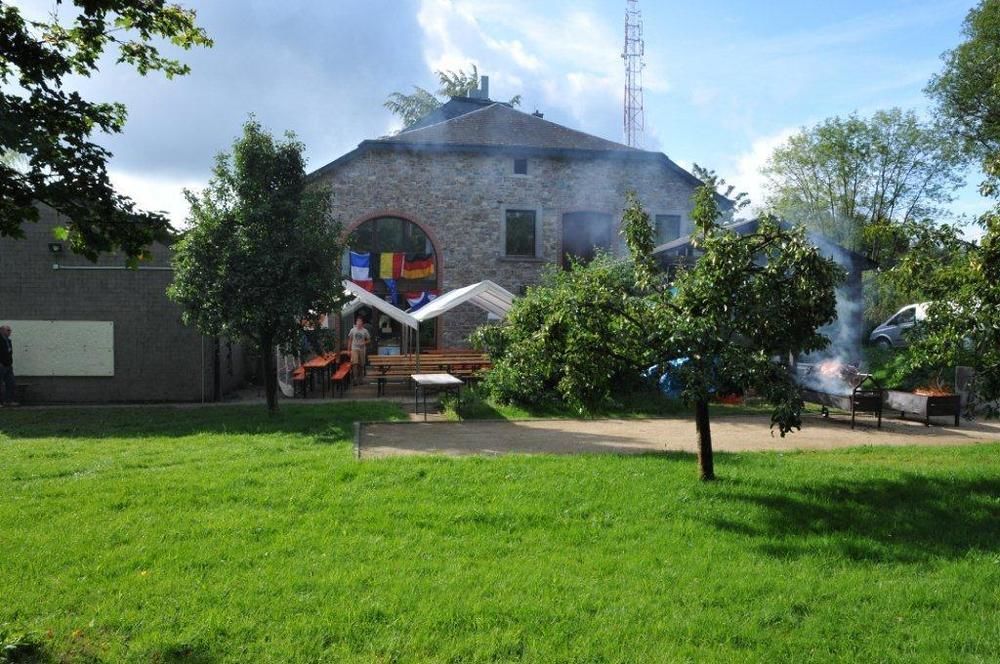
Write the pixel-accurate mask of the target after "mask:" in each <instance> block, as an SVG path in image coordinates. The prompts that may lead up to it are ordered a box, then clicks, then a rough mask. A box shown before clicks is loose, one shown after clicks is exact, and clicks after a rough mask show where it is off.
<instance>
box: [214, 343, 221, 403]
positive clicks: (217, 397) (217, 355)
mask: <svg viewBox="0 0 1000 664" xmlns="http://www.w3.org/2000/svg"><path fill="white" fill-rule="evenodd" d="M221 354H222V349H221V345H220V343H219V337H215V340H214V341H213V342H212V401H222V358H221Z"/></svg>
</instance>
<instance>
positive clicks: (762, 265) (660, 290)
mask: <svg viewBox="0 0 1000 664" xmlns="http://www.w3.org/2000/svg"><path fill="white" fill-rule="evenodd" d="M715 188H716V183H715V182H713V181H711V180H710V181H709V182H706V183H705V184H704V185H703V186H701V187H699V188H698V189H697V191H696V193H695V195H694V209H693V211H692V217H693V218H694V220H695V223H696V226H697V232H696V235H695V236H694V239H693V242H694V244H695V246H696V248H697V249H698V250H699V251H700V252H701V255H700V257H699V258H698V261H697V262H696V263H695V264H694V265H693V266H690V267H686V268H681V269H678V270H675V271H674V272H673V273H672V274H671V273H670V272H669V271H664V270H663V269H662V268H661V265H660V263H659V262H658V261H657V260H656V259H655V258H654V257H653V254H652V251H653V230H652V226H651V224H650V221H649V215H648V214H646V212H645V211H644V210H643V209H642V207H641V205H640V203H639V201H638V199H637V198H636V197H635V195H634V194H630V195H629V197H628V202H627V205H626V209H625V214H624V217H623V219H622V235H623V236H624V238H625V242H626V244H627V245H628V248H629V251H630V252H631V255H632V258H633V260H634V262H635V274H636V286H637V287H638V288H639V289H641V290H643V291H644V292H646V293H647V294H648V295H647V306H646V316H645V317H644V320H645V321H646V325H647V326H648V327H647V335H646V338H645V340H644V342H645V344H646V345H647V346H648V347H649V348H652V349H655V352H656V353H657V354H658V355H659V357H658V362H657V363H658V364H659V365H660V366H667V365H668V363H669V362H670V361H671V360H674V361H676V360H681V361H682V363H681V364H680V366H679V367H678V368H677V369H676V370H675V372H676V377H677V379H678V380H679V382H680V383H681V384H682V385H683V386H684V388H683V391H682V398H683V399H684V401H685V402H686V403H689V404H691V405H693V406H694V411H695V425H696V429H697V432H698V467H699V472H700V476H701V478H702V479H703V480H711V479H714V477H715V469H714V461H713V454H712V433H711V423H710V419H709V402H710V400H711V397H712V394H713V393H714V391H715V390H716V388H717V387H718V386H719V385H722V384H735V385H741V386H744V387H745V388H749V389H753V390H755V391H757V392H758V393H760V394H761V395H762V396H763V397H764V398H765V399H766V400H767V401H768V402H769V403H771V404H772V405H773V406H774V411H773V412H772V415H771V423H772V426H777V427H778V430H779V433H780V434H781V435H782V436H784V435H785V434H786V433H788V432H789V431H791V430H792V429H793V428H800V427H801V411H802V398H801V396H800V395H799V390H798V388H797V387H796V385H795V383H794V381H793V379H792V376H791V375H790V373H789V371H788V369H787V367H785V366H783V365H782V364H780V363H779V362H777V361H776V360H775V359H774V358H776V357H788V356H789V355H790V354H797V353H807V352H811V351H815V350H820V349H822V348H824V347H825V346H826V345H827V344H828V343H829V340H828V339H827V338H826V337H824V336H823V335H822V334H820V333H819V332H818V331H817V330H818V329H819V328H820V327H822V326H823V325H825V324H827V323H829V322H831V321H832V320H833V319H834V318H835V317H836V297H835V294H834V289H835V287H836V285H837V283H838V281H839V280H841V279H842V278H843V272H842V270H841V269H840V268H839V267H837V265H836V264H835V263H834V262H833V261H832V260H829V259H827V258H824V257H823V256H822V255H821V254H820V252H819V250H818V249H817V248H816V247H814V246H813V245H812V244H811V243H809V242H808V241H807V240H806V237H805V231H804V229H802V228H801V227H799V228H792V229H788V228H786V227H784V226H782V225H781V224H780V223H779V222H778V220H777V219H775V218H774V217H772V216H770V215H765V216H763V217H762V218H761V219H760V221H759V223H758V227H757V229H756V230H755V231H754V232H753V233H750V234H748V235H737V234H736V233H733V232H732V231H730V230H727V229H726V228H725V227H724V226H722V225H720V224H719V223H718V219H719V217H720V210H719V205H718V199H717V196H716V192H715Z"/></svg>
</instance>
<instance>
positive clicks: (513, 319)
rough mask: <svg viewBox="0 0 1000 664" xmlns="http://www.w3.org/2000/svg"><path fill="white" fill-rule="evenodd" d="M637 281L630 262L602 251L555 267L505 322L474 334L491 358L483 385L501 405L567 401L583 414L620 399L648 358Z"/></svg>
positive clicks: (517, 303) (637, 382)
mask: <svg viewBox="0 0 1000 664" xmlns="http://www.w3.org/2000/svg"><path fill="white" fill-rule="evenodd" d="M634 283H635V278H634V276H633V272H632V266H631V264H629V263H627V262H624V261H621V260H619V259H616V258H614V257H612V256H610V255H608V254H604V253H600V254H598V255H597V256H596V257H595V258H594V259H593V260H592V261H591V262H590V263H588V264H586V265H584V264H581V263H574V264H573V265H572V266H571V269H569V270H562V269H558V268H556V267H554V266H553V267H552V268H550V269H549V270H548V271H547V272H546V273H545V274H544V276H543V279H542V283H541V285H539V286H533V287H531V288H529V289H528V291H527V293H526V294H525V295H524V296H523V297H519V298H517V299H516V300H514V305H513V307H512V308H511V310H510V312H508V314H507V317H506V320H505V323H504V324H502V325H486V326H484V327H481V328H479V329H478V330H476V332H475V333H474V335H473V343H474V344H475V345H476V346H478V347H479V348H482V349H483V350H485V351H487V352H488V353H489V355H490V358H491V360H492V362H493V368H492V369H491V370H490V372H489V373H488V374H487V375H486V378H485V379H484V382H483V387H484V389H486V390H487V391H488V392H489V393H490V394H491V395H492V396H493V397H494V398H495V399H497V400H498V401H500V402H501V403H511V402H519V403H522V404H534V405H538V404H541V403H545V402H546V401H562V402H565V403H568V404H570V406H572V407H573V408H575V409H576V410H578V411H580V412H587V411H593V410H595V409H598V408H600V407H602V406H609V405H614V404H616V403H620V400H621V399H620V397H621V395H622V393H623V392H625V391H628V390H629V389H635V388H638V387H639V386H640V383H641V371H642V370H643V369H645V368H646V367H648V366H649V360H650V357H651V355H650V353H649V349H648V347H646V346H645V345H644V342H645V334H644V333H643V330H642V325H641V321H640V318H641V315H642V310H643V307H642V302H641V299H640V298H638V297H636V294H635V293H634Z"/></svg>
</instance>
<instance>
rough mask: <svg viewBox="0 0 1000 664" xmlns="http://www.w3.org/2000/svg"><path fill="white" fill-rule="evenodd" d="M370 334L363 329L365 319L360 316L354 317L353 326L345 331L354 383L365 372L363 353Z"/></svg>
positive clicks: (364, 353) (359, 380)
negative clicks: (348, 330)
mask: <svg viewBox="0 0 1000 664" xmlns="http://www.w3.org/2000/svg"><path fill="white" fill-rule="evenodd" d="M371 340H372V335H371V334H369V333H368V330H366V329H365V321H364V319H363V318H361V316H358V317H357V318H356V319H354V327H352V328H351V331H350V332H348V333H347V345H348V347H349V348H350V349H351V373H353V374H354V384H355V385H360V384H361V377H362V376H363V375H364V373H365V355H366V353H367V350H368V344H369V343H370V342H371Z"/></svg>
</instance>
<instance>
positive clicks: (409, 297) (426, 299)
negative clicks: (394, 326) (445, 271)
mask: <svg viewBox="0 0 1000 664" xmlns="http://www.w3.org/2000/svg"><path fill="white" fill-rule="evenodd" d="M437 296H438V291H436V290H430V291H419V292H417V293H406V303H407V304H409V305H410V308H409V309H407V310H406V311H407V312H411V311H416V310H417V309H419V308H420V307H422V306H424V305H426V304H429V303H430V301H431V300H433V299H434V298H436V297H437Z"/></svg>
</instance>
